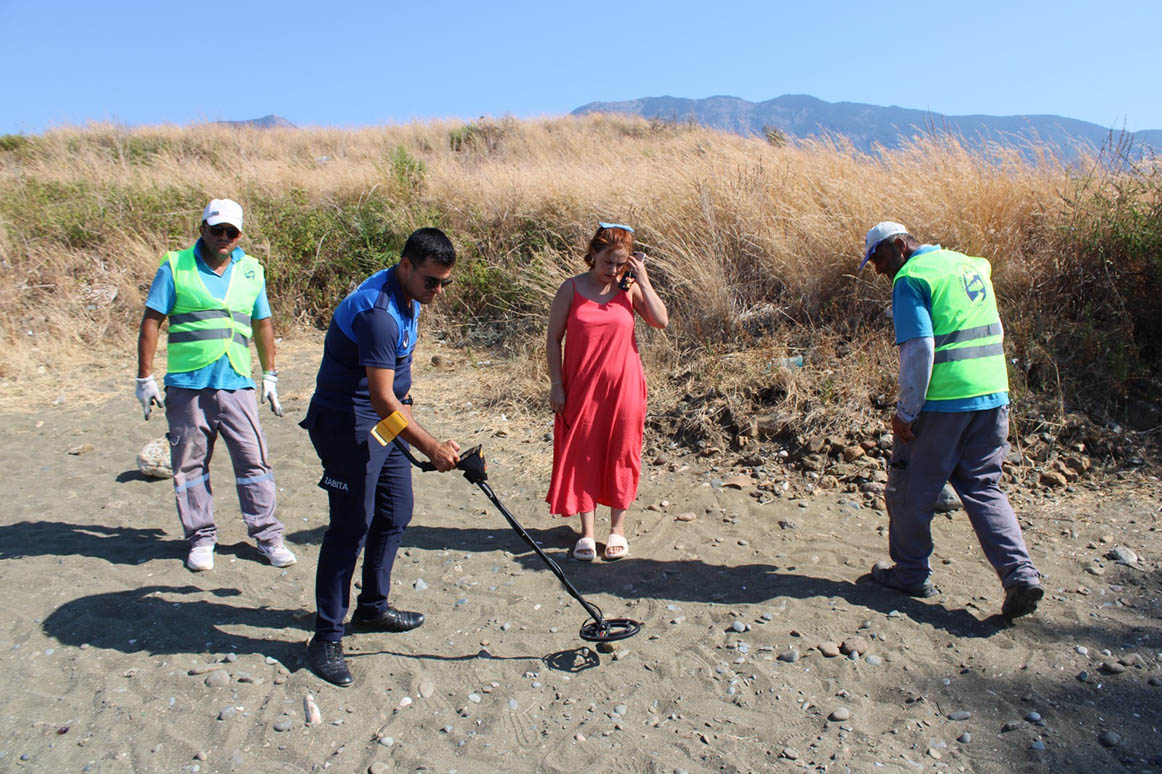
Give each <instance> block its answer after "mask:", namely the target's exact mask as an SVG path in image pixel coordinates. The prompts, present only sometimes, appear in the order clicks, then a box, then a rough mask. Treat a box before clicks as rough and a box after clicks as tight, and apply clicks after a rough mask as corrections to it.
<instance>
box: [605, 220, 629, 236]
mask: <svg viewBox="0 0 1162 774" xmlns="http://www.w3.org/2000/svg"><path fill="white" fill-rule="evenodd" d="M597 226H598V228H620V229H621V230H622V231H628V232H629V233H631V234H632V233H633V229H632V228H630V227H629V226H623V225H622V224H620V223H605V222H601V223H598V224H597Z"/></svg>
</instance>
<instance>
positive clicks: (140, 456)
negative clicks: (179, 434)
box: [137, 438, 173, 478]
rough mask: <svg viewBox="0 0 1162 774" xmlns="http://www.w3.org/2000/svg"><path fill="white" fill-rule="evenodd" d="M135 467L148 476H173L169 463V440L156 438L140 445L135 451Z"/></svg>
mask: <svg viewBox="0 0 1162 774" xmlns="http://www.w3.org/2000/svg"><path fill="white" fill-rule="evenodd" d="M137 469H138V470H140V471H141V475H143V476H149V477H150V478H173V468H171V467H170V464H169V441H168V440H166V439H165V438H158V439H156V440H153V441H150V442H149V443H147V444H145V446H143V447H141V451H139V452H138V453H137Z"/></svg>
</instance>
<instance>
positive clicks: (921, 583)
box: [859, 221, 1044, 619]
mask: <svg viewBox="0 0 1162 774" xmlns="http://www.w3.org/2000/svg"><path fill="white" fill-rule="evenodd" d="M868 262H871V264H872V265H873V266H874V267H875V270H876V273H878V274H884V275H886V276H887V277H888V278H889V279H890V280H892V320H893V324H894V326H895V331H896V344H897V345H898V346H899V348H900V377H899V391H900V394H899V402H898V403H897V405H896V410H895V412H894V413H893V414H892V435H893V443H892V456H891V460H890V462H889V463H888V484H887V489H886V492H885V499H886V501H887V508H888V520H889V526H888V550H889V553H890V555H891V558H892V562H893V564H888V563H878V564H877V565H876V566H875V567H873V568H872V578H873V579H875V580H876V581H877V582H879V583H880V584H881V585H883V586H885V587H887V588H890V589H894V590H896V591H901V592H903V593H905V594H908V595H910V596H914V597H932V596H935V595H937V594H938V593H940V592H939V591H937V589H936V587H935V586H934V585H933V584H932V581H931V574H932V568H931V566H930V565H929V562H928V558H929V557H930V556H931V555H932V516H933V513H934V511H935V508H936V502H937V499H938V498H939V497H940V492H941V490H942V489H943V488H944V485H945V484H946V483H951V484H952V488H953V489H955V490H956V493H957V494H958V495H960V500H961V502H962V503H963V504H964V510H965V511H966V512H967V513H968V518H969V521H970V522H971V523H972V528H973V530H974V531H975V532H976V535H977V539H978V540H979V541H980V545H981V548H983V549H984V553H985V557H986V558H987V559H988V561H989V563H990V564H992V566H993V569H994V570H995V571H996V573H997V575H998V576H999V577H1000V580H1001V585H1002V586H1003V587H1004V590H1005V598H1004V602H1003V603H1002V606H1001V613H1002V615H1004V616H1005V617H1006V618H1009V619H1012V618H1018V617H1020V616H1023V615H1028V614H1030V613H1032V612H1034V611H1035V610H1036V609H1037V603H1038V602H1039V601H1040V600H1041V597H1042V595H1043V594H1044V592H1043V590H1042V588H1041V583H1040V575H1039V573H1038V572H1037V568H1036V567H1034V566H1033V561H1032V559H1030V558H1029V551H1028V549H1026V547H1025V540H1024V537H1023V536H1022V535H1021V526H1020V524H1018V523H1017V517H1016V515H1015V514H1014V513H1013V508H1012V506H1011V505H1010V504H1009V500H1008V498H1007V497H1006V496H1005V493H1004V492H1003V491H1001V488H1000V485H999V484H1000V479H1001V472H1002V471H1001V465H1002V463H1003V462H1004V459H1005V455H1006V454H1007V452H1008V449H1009V445H1008V440H1007V439H1008V435H1009V381H1008V373H1007V371H1006V369H1005V353H1004V346H1003V340H1004V331H1003V329H1002V327H1001V318H1000V314H999V313H998V312H997V300H996V295H995V294H994V292H993V285H992V278H991V275H992V267H991V266H990V264H989V262H988V261H986V260H985V259H983V258H973V257H970V256H967V255H963V254H961V253H958V252H955V251H953V250H945V249H944V248H942V247H941V246H940V245H928V244H920V243H919V242H918V241H917V240H916V239H915V237H913V236H912V235H911V234H909V233H908V229H907V228H905V227H904V226H902V225H900V224H899V223H894V222H891V221H885V222H883V223H879V224H877V225H876V226H875V227H873V228H872V229H871V230H870V231H868V233H867V236H866V238H865V239H864V257H863V263H861V264H860V265H859V267H860V268H861V269H862V268H863V267H864V265H865V264H867V263H868Z"/></svg>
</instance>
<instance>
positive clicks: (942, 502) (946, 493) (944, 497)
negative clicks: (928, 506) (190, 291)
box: [936, 484, 964, 513]
mask: <svg viewBox="0 0 1162 774" xmlns="http://www.w3.org/2000/svg"><path fill="white" fill-rule="evenodd" d="M963 509H964V505H963V504H962V503H961V502H960V497H958V496H957V494H956V490H955V489H953V488H952V485H951V484H945V485H944V488H943V489H941V490H940V497H939V499H937V500H936V512H937V513H950V512H952V511H959V510H963Z"/></svg>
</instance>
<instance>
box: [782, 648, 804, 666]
mask: <svg viewBox="0 0 1162 774" xmlns="http://www.w3.org/2000/svg"><path fill="white" fill-rule="evenodd" d="M798 660H799V651H797V650H795V649H794V648H791V649H790V650H788V651H787V652H786V653H780V654H779V661H785V662H787V663H788V664H794V663H795V662H796V661H798Z"/></svg>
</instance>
